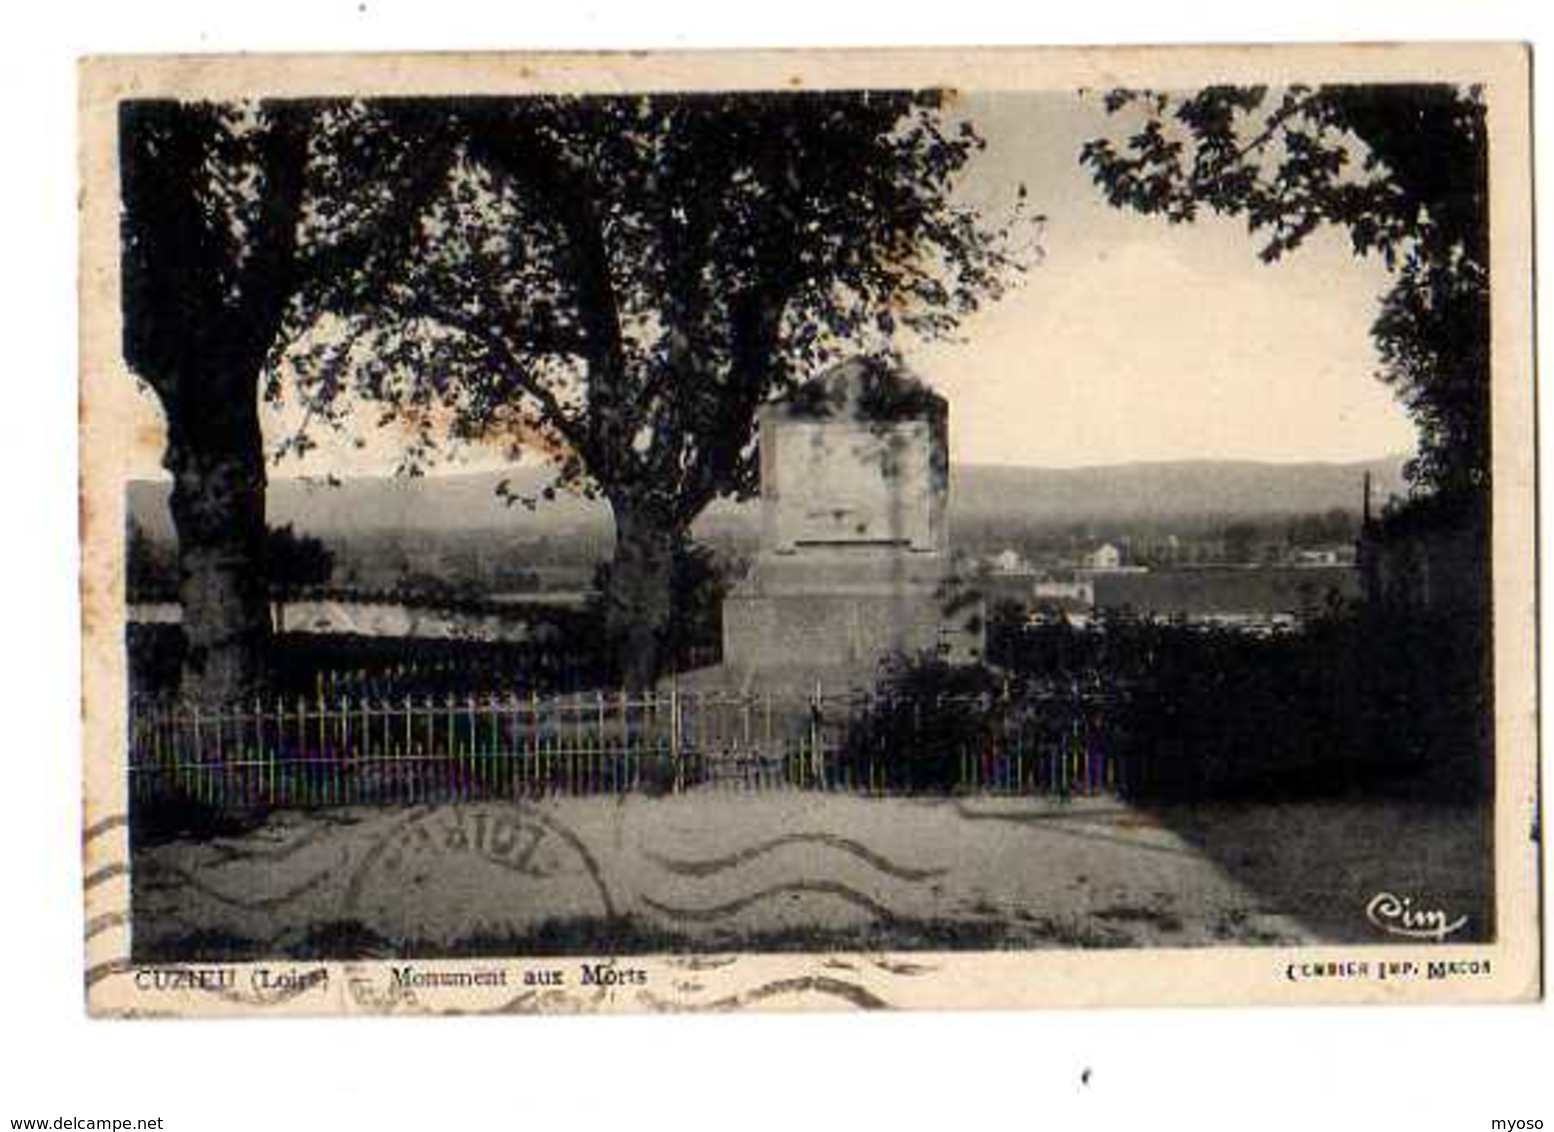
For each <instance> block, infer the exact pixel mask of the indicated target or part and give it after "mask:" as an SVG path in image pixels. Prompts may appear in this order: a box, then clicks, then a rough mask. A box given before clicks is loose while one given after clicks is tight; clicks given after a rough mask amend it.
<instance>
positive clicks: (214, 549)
mask: <svg viewBox="0 0 1554 1132" xmlns="http://www.w3.org/2000/svg"><path fill="white" fill-rule="evenodd" d="M255 402H256V396H255V391H254V390H252V389H249V390H248V392H247V395H246V396H242V395H235V396H233V397H232V398H229V399H224V403H223V404H222V405H221V407H220V408H219V409H214V410H213V411H210V412H190V411H185V412H183V413H180V414H169V416H170V417H173V416H175V415H176V416H177V417H179V418H181V419H177V420H171V421H170V422H169V430H168V431H169V439H168V448H167V457H166V464H167V468H168V470H169V471H170V472H171V473H172V475H173V493H172V501H171V502H172V516H173V526H174V528H175V529H176V530H177V533H178V599H179V602H180V603H181V604H182V606H183V633H184V642H185V652H184V663H183V675H182V682H181V686H180V691H181V693H182V695H183V696H184V698H186V699H189V700H194V701H197V702H204V703H223V702H232V701H236V700H242V699H247V698H248V697H249V696H252V695H254V694H255V693H257V692H259V691H260V690H261V689H262V688H263V686H264V683H265V677H266V675H267V671H266V668H267V665H266V657H267V653H268V645H269V639H270V604H269V595H268V593H267V584H266V573H265V568H264V546H265V471H264V450H263V442H262V437H261V433H260V428H259V415H258V408H257V405H256V403H255Z"/></svg>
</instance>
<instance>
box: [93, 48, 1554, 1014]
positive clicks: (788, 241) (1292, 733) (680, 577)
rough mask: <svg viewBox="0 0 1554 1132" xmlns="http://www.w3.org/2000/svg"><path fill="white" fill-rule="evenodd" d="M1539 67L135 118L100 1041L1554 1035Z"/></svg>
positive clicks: (100, 151)
mask: <svg viewBox="0 0 1554 1132" xmlns="http://www.w3.org/2000/svg"><path fill="white" fill-rule="evenodd" d="M1529 65H1530V60H1529V55H1528V51H1527V49H1526V48H1524V47H1520V46H1516V45H1472V46H1469V45H1463V46H1451V45H1431V46H1423V45H1418V46H1409V45H1396V46H1369V47H1331V48H1323V47H1299V48H1295V47H1261V48H1235V49H1231V48H1215V49H1189V48H1159V49H1084V50H1077V49H1076V50H1068V49H1065V50H1057V49H1053V50H1042V49H1030V50H1002V49H1000V50H993V49H988V50H957V51H872V52H870V51H862V52H859V51H854V52H846V51H837V52H812V51H808V52H780V51H779V52H706V53H651V52H650V53H644V54H631V55H625V54H618V55H616V54H577V55H565V54H560V55H462V56H461V55H425V56H416V55H408V56H389V55H383V56H323V55H320V56H272V57H263V56H252V57H249V56H243V57H215V56H208V57H200V56H185V57H162V58H158V57H142V58H133V57H122V58H99V59H90V60H87V61H85V62H84V63H83V64H82V66H81V74H80V81H81V127H82V129H81V146H82V148H81V162H82V186H81V190H82V192H81V235H82V250H81V256H82V259H81V277H80V278H81V357H82V363H81V374H80V387H81V401H80V428H81V450H82V469H81V516H82V519H81V529H82V535H81V537H82V577H81V595H82V616H83V628H82V633H83V650H84V654H83V660H84V687H83V690H82V712H83V717H84V731H85V742H84V750H83V763H84V766H83V772H84V783H85V813H86V819H85V829H84V831H83V839H84V846H83V855H84V865H83V872H84V885H85V932H86V944H85V946H86V957H85V983H86V997H87V1002H88V1005H89V1008H90V1010H91V1012H92V1013H94V1014H97V1015H101V1016H111V1017H149V1016H162V1015H208V1014H260V1013H315V1014H316V1013H373V1014H375V1013H427V1014H439V1013H454V1012H459V1013H468V1012H503V1011H506V1012H528V1011H548V1012H556V1011H571V1012H578V1011H581V1012H589V1011H621V1010H634V1011H640V1010H664V1011H688V1010H708V1009H743V1008H760V1009H770V1010H794V1009H826V1008H852V1007H861V1008H877V1007H886V1008H945V1007H956V1008H967V1007H979V1008H982V1007H986V1008H1029V1007H1042V1006H1073V1005H1112V1004H1132V1005H1148V1004H1188V1003H1192V1004H1242V1003H1280V1004H1305V1003H1334V1002H1345V1003H1404V1002H1467V1001H1472V1002H1488V1001H1514V1000H1527V999H1534V998H1537V997H1539V996H1540V995H1541V993H1542V987H1541V972H1540V968H1539V953H1540V941H1541V908H1540V889H1539V876H1538V868H1537V862H1538V850H1539V836H1540V834H1539V828H1540V817H1539V810H1538V749H1537V731H1536V726H1537V696H1536V671H1535V656H1536V577H1535V541H1534V536H1535V519H1534V490H1535V470H1534V415H1533V394H1534V372H1533V350H1532V342H1533V325H1532V306H1531V297H1532V274H1533V270H1532V230H1533V229H1532V203H1531V159H1530V149H1531V133H1530V121H1529V102H1528V97H1529Z"/></svg>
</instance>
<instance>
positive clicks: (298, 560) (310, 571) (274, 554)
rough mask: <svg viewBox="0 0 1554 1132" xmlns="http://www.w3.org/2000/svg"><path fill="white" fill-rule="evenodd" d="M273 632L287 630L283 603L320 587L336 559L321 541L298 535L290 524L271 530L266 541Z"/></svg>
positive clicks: (331, 570) (330, 571)
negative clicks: (309, 589)
mask: <svg viewBox="0 0 1554 1132" xmlns="http://www.w3.org/2000/svg"><path fill="white" fill-rule="evenodd" d="M265 564H266V567H267V570H268V574H269V579H270V600H271V602H272V604H273V605H274V607H275V631H276V632H277V633H283V632H285V631H286V603H287V602H288V601H290V600H292V599H293V598H294V597H296V595H297V594H298V593H299V592H301V591H302V590H305V589H306V588H308V587H309V586H322V585H324V584H325V583H327V582H328V581H329V579H330V577H331V576H332V575H333V574H334V569H335V556H334V555H333V554H332V553H330V551H329V548H328V547H327V546H325V545H324V543H323V541H322V540H320V539H317V538H314V537H313V536H312V535H299V534H298V533H297V532H296V530H294V529H293V527H292V525H291V524H290V523H286V524H285V525H284V526H280V527H271V528H270V530H269V534H268V538H267V539H266V542H265Z"/></svg>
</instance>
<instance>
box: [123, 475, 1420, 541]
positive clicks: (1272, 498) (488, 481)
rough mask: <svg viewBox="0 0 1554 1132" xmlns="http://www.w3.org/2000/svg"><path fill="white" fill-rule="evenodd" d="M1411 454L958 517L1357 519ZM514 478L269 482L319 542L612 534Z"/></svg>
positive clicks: (154, 487) (974, 483)
mask: <svg viewBox="0 0 1554 1132" xmlns="http://www.w3.org/2000/svg"><path fill="white" fill-rule="evenodd" d="M1404 459H1405V458H1404V457H1403V456H1387V457H1382V458H1380V459H1376V460H1362V461H1354V462H1349V463H1290V464H1278V463H1262V462H1258V461H1253V460H1183V461H1162V462H1153V463H1137V464H1115V465H1104V466H1096V467H1088V468H1025V467H1013V466H1004V465H990V464H957V465H954V466H953V467H952V469H951V495H950V518H951V522H952V524H953V523H954V522H955V521H956V520H970V521H977V520H998V519H1006V520H1007V519H1017V518H1028V519H1029V520H1030V521H1031V522H1032V523H1037V524H1053V523H1067V522H1076V521H1083V520H1094V521H1117V520H1125V519H1141V518H1150V519H1170V518H1190V517H1197V516H1204V515H1222V516H1225V517H1237V518H1241V517H1255V516H1260V515H1281V514H1297V513H1310V512H1319V511H1328V510H1332V509H1334V508H1341V509H1343V510H1346V511H1353V512H1358V511H1359V509H1360V502H1361V491H1362V483H1363V480H1364V476H1365V473H1366V472H1369V473H1370V474H1371V477H1372V482H1373V489H1372V490H1373V493H1374V498H1375V500H1376V502H1377V504H1378V506H1379V504H1380V503H1381V502H1383V501H1385V500H1386V498H1387V496H1388V495H1390V494H1400V493H1402V492H1403V491H1404V489H1405V484H1404V480H1403V462H1404ZM503 480H507V481H508V482H509V484H510V486H511V488H512V490H513V491H515V492H517V493H519V494H531V495H533V494H537V493H538V492H539V490H540V489H541V488H542V487H543V486H544V485H545V484H546V483H548V482H549V480H550V473H549V472H548V471H547V470H546V469H543V468H514V469H512V470H510V471H505V472H472V473H467V474H456V475H446V476H423V477H414V478H392V477H381V478H361V479H349V480H343V481H341V482H340V483H339V484H338V485H328V484H321V483H312V482H309V481H303V480H296V479H276V480H272V481H271V483H270V488H269V512H270V521H271V522H272V523H275V524H282V523H291V524H293V525H295V526H296V527H297V528H298V529H299V530H304V531H307V532H309V533H311V534H314V535H318V536H321V537H334V538H348V537H350V536H351V535H352V534H362V533H368V532H381V531H392V530H405V531H411V530H413V531H418V532H423V533H427V534H436V533H437V532H440V531H441V532H453V531H461V530H476V529H487V528H492V527H507V526H517V525H527V526H529V527H530V528H531V529H533V530H534V531H535V532H536V533H545V532H549V531H555V532H563V531H567V530H573V531H590V530H592V531H606V530H608V527H609V524H610V518H609V509H608V507H607V506H606V505H605V504H604V503H603V502H602V501H599V500H587V499H583V498H581V497H578V496H574V495H567V494H561V495H558V497H557V498H556V499H555V500H551V501H544V502H541V503H539V504H538V505H537V507H536V508H535V509H534V510H532V511H531V510H529V509H528V508H526V507H523V506H521V505H509V504H507V503H505V502H504V501H503V500H502V499H501V498H499V497H498V495H497V485H498V484H499V483H501V482H502V481H503ZM169 490H170V485H169V484H168V483H166V482H161V481H151V480H140V481H135V482H132V483H131V484H130V485H129V487H128V501H127V503H128V508H129V512H130V515H131V516H132V517H133V518H134V519H135V520H136V521H138V522H139V523H140V524H141V525H142V526H143V527H144V528H145V529H146V530H147V532H148V533H150V534H153V535H156V536H161V537H170V536H171V534H172V521H171V518H170V517H169V515H168V512H167V497H168V493H169ZM706 519H707V521H708V522H709V523H715V524H719V525H724V524H730V523H732V524H743V523H746V522H748V523H751V524H753V523H754V522H755V514H754V508H753V506H752V505H751V504H748V503H747V504H735V503H731V502H726V501H725V502H720V503H717V504H715V505H714V506H713V507H712V508H710V509H709V511H708V514H707V516H706Z"/></svg>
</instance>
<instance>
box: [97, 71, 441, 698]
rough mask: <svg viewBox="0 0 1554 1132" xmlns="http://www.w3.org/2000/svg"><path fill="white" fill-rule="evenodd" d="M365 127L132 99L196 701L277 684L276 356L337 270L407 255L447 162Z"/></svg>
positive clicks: (140, 248) (128, 279) (133, 183)
mask: <svg viewBox="0 0 1554 1132" xmlns="http://www.w3.org/2000/svg"><path fill="white" fill-rule="evenodd" d="M364 125H369V123H365V122H364V119H363V116H362V114H361V111H360V107H359V106H358V105H353V104H346V103H328V102H281V101H269V102H260V103H208V102H207V103H202V102H192V103H191V102H174V101H166V100H129V101H126V102H124V103H122V104H121V107H120V116H119V159H120V170H121V196H122V204H123V207H122V214H121V237H122V246H123V260H122V282H123V316H124V317H123V320H124V356H125V361H126V363H127V364H128V366H129V367H130V369H131V370H132V371H133V372H134V373H135V375H136V376H137V377H138V378H140V379H141V380H142V381H144V382H145V384H146V385H147V386H148V387H149V388H150V389H151V390H152V392H153V393H154V394H155V395H156V397H157V400H158V401H159V403H160V405H161V408H162V412H163V415H164V418H165V420H166V425H167V447H166V451H165V454H164V456H163V464H164V466H165V467H166V468H167V470H168V472H169V473H170V474H171V475H172V478H173V491H172V497H171V510H172V517H173V524H174V527H175V529H176V531H177V535H178V550H179V601H180V602H181V604H182V606H183V630H184V635H185V638H186V643H187V649H186V653H185V662H184V671H183V677H182V681H181V691H182V693H183V694H184V695H185V696H187V697H189V698H194V699H208V700H225V699H231V698H234V697H240V696H246V695H247V694H248V693H250V692H252V691H254V690H256V689H257V688H258V687H260V686H261V685H262V684H263V682H264V679H265V654H266V647H267V644H268V640H269V635H270V610H269V607H268V603H267V592H266V591H267V582H266V577H265V568H264V553H265V487H266V475H265V454H264V448H263V437H262V433H261V429H260V421H259V405H260V397H261V394H262V392H267V393H269V394H270V395H272V396H273V395H275V394H276V393H277V392H278V389H277V387H276V385H275V383H274V377H273V371H270V376H269V378H268V379H267V378H266V374H267V371H268V367H269V366H270V363H271V361H272V360H273V358H274V356H275V355H276V353H277V352H278V351H279V350H281V349H282V348H283V347H284V345H285V343H286V342H287V341H289V340H290V338H291V337H292V336H293V335H295V334H296V333H298V332H300V330H301V329H302V328H303V327H305V326H307V325H308V324H309V323H310V322H311V320H312V314H311V310H312V307H311V301H312V297H313V296H314V295H316V294H317V293H318V288H319V287H320V286H321V285H322V283H323V281H324V280H327V279H328V278H329V277H330V276H331V275H332V274H333V273H335V272H337V271H341V270H344V269H346V268H347V266H349V265H355V266H357V267H358V268H359V266H360V265H361V264H362V263H365V262H367V261H369V260H370V258H371V257H372V256H374V255H385V254H390V255H391V254H394V253H395V251H396V250H397V248H398V247H399V246H400V244H399V240H400V235H401V232H402V229H403V227H404V224H405V219H406V217H411V216H415V215H417V214H418V211H419V206H420V201H421V200H422V196H421V195H419V193H418V189H419V186H420V185H421V184H422V182H421V181H420V180H419V179H418V177H419V174H420V171H421V170H422V169H426V168H429V169H434V170H436V169H440V168H442V165H441V164H439V162H440V160H441V159H439V157H438V156H437V155H438V153H439V151H438V149H437V147H436V145H435V143H430V142H429V141H428V139H426V138H424V137H421V136H418V135H416V134H415V133H414V123H407V124H406V127H405V129H406V132H405V133H403V134H402V135H400V136H399V137H397V138H396V143H397V144H396V147H394V148H392V149H391V148H388V147H384V146H382V145H380V144H376V143H377V140H378V139H377V138H376V135H374V134H373V133H372V132H371V130H370V129H365V128H363V127H364ZM406 151H412V152H415V153H417V154H418V156H419V157H420V158H422V163H421V164H414V163H409V162H406V161H404V160H403V159H402V155H403V153H404V152H406Z"/></svg>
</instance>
